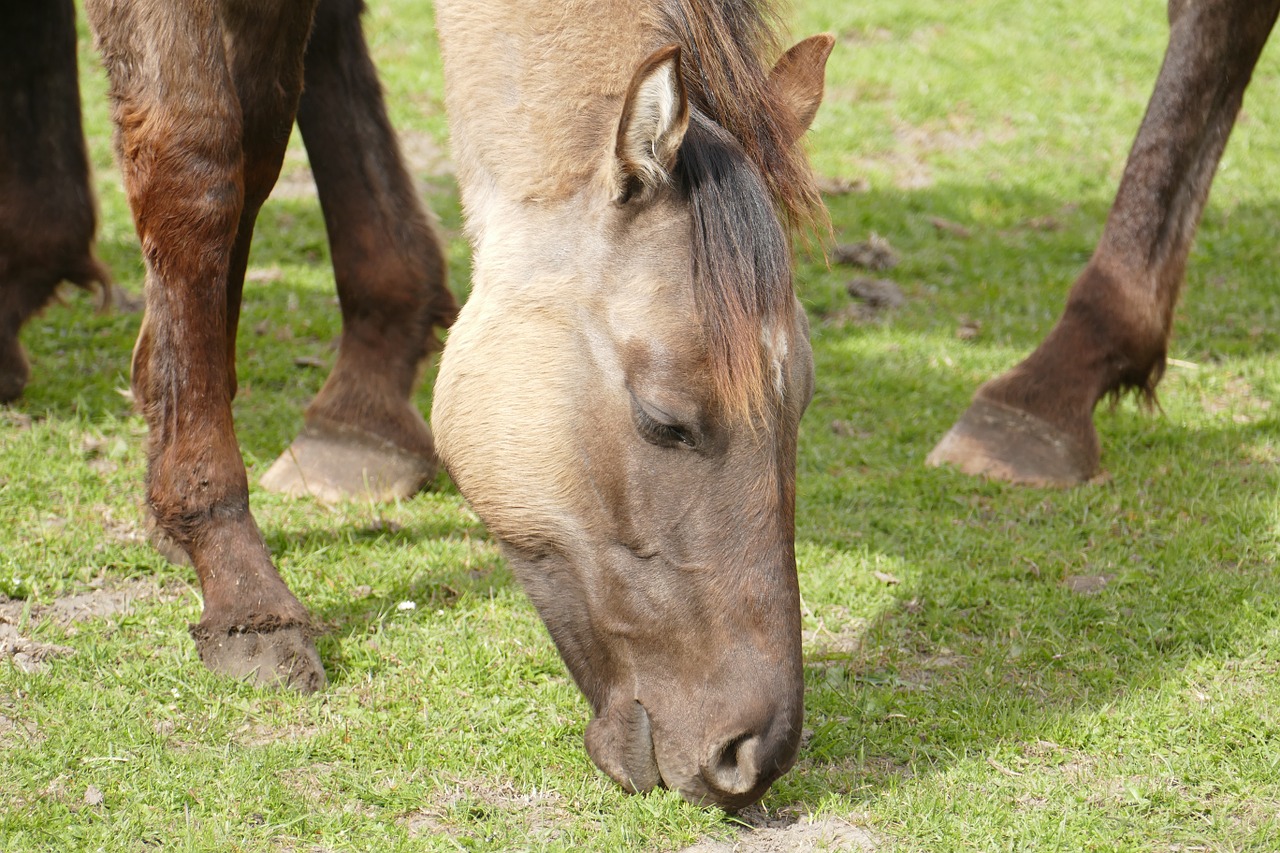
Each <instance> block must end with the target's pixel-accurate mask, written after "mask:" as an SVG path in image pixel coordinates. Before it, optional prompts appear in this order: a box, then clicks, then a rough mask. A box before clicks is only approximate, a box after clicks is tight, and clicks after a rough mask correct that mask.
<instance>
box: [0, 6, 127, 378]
mask: <svg viewBox="0 0 1280 853" xmlns="http://www.w3.org/2000/svg"><path fill="white" fill-rule="evenodd" d="M4 15H5V17H4V24H3V26H0V402H7V401H9V400H12V399H14V398H16V397H17V396H18V395H19V394H21V393H22V389H23V388H24V387H25V386H26V384H27V378H28V375H29V368H28V366H27V359H26V356H25V355H24V354H23V351H22V346H21V345H20V344H19V343H18V331H19V329H21V328H22V324H23V323H25V322H26V320H27V319H28V318H29V317H30V316H31V315H32V314H34V313H36V312H37V311H39V310H40V309H41V308H43V307H44V305H45V304H46V303H47V302H48V301H49V299H50V298H51V297H52V296H53V294H54V291H55V290H56V288H57V286H58V284H59V283H60V282H63V281H69V282H72V283H73V284H77V285H79V286H81V287H86V288H87V287H92V286H95V285H100V286H101V287H102V288H103V295H104V299H109V298H110V295H111V293H112V289H111V288H112V285H111V279H110V276H108V274H107V271H106V268H105V267H103V266H102V264H100V263H99V262H98V260H97V259H96V258H95V257H94V256H93V232H94V225H95V222H94V219H95V217H94V209H93V196H92V195H91V194H90V191H89V161H88V157H87V155H86V154H85V147H84V134H83V132H82V131H81V126H80V84H79V79H78V77H77V74H76V26H75V8H74V6H73V4H72V2H71V0H48V2H42V3H18V4H15V5H14V7H13V8H12V9H8V10H6V11H5V13H4Z"/></svg>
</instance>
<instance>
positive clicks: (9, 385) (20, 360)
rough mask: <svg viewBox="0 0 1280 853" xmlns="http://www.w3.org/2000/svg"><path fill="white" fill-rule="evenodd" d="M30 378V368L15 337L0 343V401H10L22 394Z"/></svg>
mask: <svg viewBox="0 0 1280 853" xmlns="http://www.w3.org/2000/svg"><path fill="white" fill-rule="evenodd" d="M30 378H31V368H30V366H29V365H28V364H27V357H26V355H25V354H24V353H23V352H22V346H21V345H20V344H19V343H18V341H17V339H13V340H9V341H5V342H3V343H0V403H12V402H13V401H14V400H16V399H18V398H19V397H21V396H22V389H23V388H26V387H27V380H28V379H30Z"/></svg>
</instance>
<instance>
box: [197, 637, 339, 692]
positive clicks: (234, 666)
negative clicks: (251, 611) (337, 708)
mask: <svg viewBox="0 0 1280 853" xmlns="http://www.w3.org/2000/svg"><path fill="white" fill-rule="evenodd" d="M191 638H192V639H193V640H195V641H196V651H198V652H199V653H200V660H201V661H203V662H204V665H205V666H207V667H209V669H210V670H212V671H213V672H216V673H218V674H219V675H228V676H230V677H232V678H236V679H239V680H241V681H249V682H252V683H253V685H254V686H255V687H286V688H288V689H290V690H297V691H298V692H299V693H314V692H316V691H317V690H320V689H322V688H323V687H324V686H325V684H326V683H327V679H326V678H325V674H324V667H323V666H322V665H321V663H320V655H319V654H317V653H316V647H315V644H314V643H312V642H311V631H310V630H309V629H308V628H307V627H306V626H303V625H290V626H286V627H282V628H275V629H273V630H267V631H251V630H245V629H232V630H229V631H228V630H225V629H224V630H210V629H208V628H205V627H204V626H202V625H192V626H191Z"/></svg>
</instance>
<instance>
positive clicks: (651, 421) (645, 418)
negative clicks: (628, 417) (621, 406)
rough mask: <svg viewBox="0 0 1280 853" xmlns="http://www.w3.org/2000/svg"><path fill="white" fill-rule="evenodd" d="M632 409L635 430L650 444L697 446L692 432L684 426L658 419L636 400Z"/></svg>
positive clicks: (660, 445)
mask: <svg viewBox="0 0 1280 853" xmlns="http://www.w3.org/2000/svg"><path fill="white" fill-rule="evenodd" d="M632 411H633V412H634V414H635V422H636V430H637V431H638V432H639V433H640V435H641V437H642V438H644V440H645V441H647V442H649V443H650V444H656V445H658V446H659V447H675V446H677V445H682V446H684V447H696V446H697V440H696V439H695V438H694V435H693V432H692V431H690V430H688V429H686V428H685V427H682V426H680V425H679V424H673V423H667V422H665V421H661V420H658V419H657V418H656V417H654V416H653V415H651V414H649V413H648V412H647V411H645V409H644V407H643V406H641V405H640V404H639V403H638V402H637V403H634V404H633V405H632Z"/></svg>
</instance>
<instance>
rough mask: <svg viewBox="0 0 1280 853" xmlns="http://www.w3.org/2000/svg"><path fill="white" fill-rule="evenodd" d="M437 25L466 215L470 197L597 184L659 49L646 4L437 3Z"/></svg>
mask: <svg viewBox="0 0 1280 853" xmlns="http://www.w3.org/2000/svg"><path fill="white" fill-rule="evenodd" d="M436 23H437V29H438V31H439V34H440V41H441V49H442V53H443V56H444V62H445V81H446V86H445V88H446V101H447V106H448V111H449V123H450V134H451V137H452V148H453V157H454V160H455V163H456V166H457V169H458V178H459V183H460V185H461V186H462V191H463V196H464V202H466V201H468V199H470V203H468V205H467V206H468V209H469V210H468V216H469V217H473V218H474V217H475V216H477V215H482V210H480V208H481V207H482V205H480V204H479V203H477V202H476V196H477V195H478V194H480V193H485V194H487V193H493V192H496V193H497V195H498V196H499V197H501V198H502V199H504V200H505V201H507V202H513V201H525V200H532V201H542V200H552V201H553V200H557V199H565V198H567V197H569V196H570V195H572V194H573V193H575V192H577V191H579V190H581V189H582V188H583V186H584V185H585V184H586V183H587V182H590V181H592V180H596V179H598V176H599V174H600V172H601V168H602V166H603V165H604V164H605V163H606V162H607V159H606V158H607V157H608V156H609V154H610V152H611V150H612V146H613V140H614V137H615V134H616V130H617V124H618V116H619V113H620V111H621V105H622V99H623V97H624V95H625V92H626V87H627V85H628V83H629V82H630V79H631V75H632V73H633V72H634V70H635V69H636V68H637V67H638V66H639V64H640V63H641V62H642V61H643V60H644V58H645V57H646V56H648V55H649V54H650V53H651V52H652V51H653V50H655V49H657V48H658V47H660V46H661V45H660V44H659V43H658V41H659V40H660V38H661V36H660V35H659V33H660V28H659V27H658V25H657V9H656V4H649V3H644V2H630V1H629V0H628V1H627V2H616V0H615V2H608V1H607V0H606V2H592V0H574V2H565V3H554V4H551V3H546V2H545V0H494V2H488V3H476V2H472V0H440V2H437V4H436ZM475 224H476V225H479V227H483V223H475Z"/></svg>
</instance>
